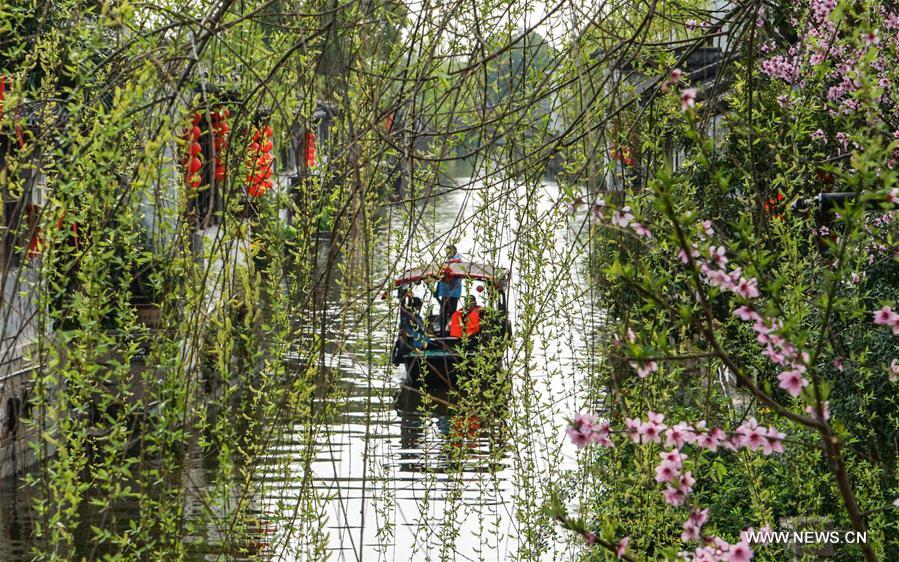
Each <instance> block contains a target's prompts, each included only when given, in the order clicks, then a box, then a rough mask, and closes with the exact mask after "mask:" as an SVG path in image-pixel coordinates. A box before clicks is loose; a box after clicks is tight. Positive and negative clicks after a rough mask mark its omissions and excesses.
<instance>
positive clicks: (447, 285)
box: [437, 253, 462, 299]
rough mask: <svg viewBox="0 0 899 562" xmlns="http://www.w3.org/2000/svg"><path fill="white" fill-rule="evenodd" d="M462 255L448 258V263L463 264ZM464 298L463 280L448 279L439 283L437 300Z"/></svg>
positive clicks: (457, 278)
mask: <svg viewBox="0 0 899 562" xmlns="http://www.w3.org/2000/svg"><path fill="white" fill-rule="evenodd" d="M461 262H462V254H459V253H455V254H453V255H452V256H450V257H448V258H446V263H447V264H451V263H461ZM461 296H462V278H461V277H446V278H445V279H442V280H440V281H439V282H438V283H437V298H440V299H442V298H457V299H458V298H460V297H461Z"/></svg>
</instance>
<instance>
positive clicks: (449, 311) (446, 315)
mask: <svg viewBox="0 0 899 562" xmlns="http://www.w3.org/2000/svg"><path fill="white" fill-rule="evenodd" d="M461 261H462V256H461V255H460V254H459V252H458V251H457V250H456V246H455V245H453V244H450V245H449V246H447V247H446V265H447V266H449V265H450V264H453V263H461ZM447 269H449V267H447ZM435 296H436V297H437V300H439V301H440V326H441V329H442V331H443V332H444V333H445V332H446V326H447V324H448V323H449V320H450V317H451V316H452V315H453V313H454V312H456V308H458V307H459V299H460V298H461V297H462V278H461V277H456V276H455V275H452V274H450V273H448V272H447V273H445V274H444V277H443V279H441V280H440V281H438V282H437V290H436V291H435Z"/></svg>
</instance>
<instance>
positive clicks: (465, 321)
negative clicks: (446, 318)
mask: <svg viewBox="0 0 899 562" xmlns="http://www.w3.org/2000/svg"><path fill="white" fill-rule="evenodd" d="M463 325H464V326H465V331H464V332H463V331H462V326H463ZM480 331H481V307H479V306H478V300H477V299H476V298H475V297H474V295H468V296H467V297H465V308H464V309H462V310H457V311H456V312H454V313H453V317H452V319H451V320H450V337H451V338H461V337H462V336H463V334H464V335H465V336H466V337H469V336H474V335H477V334H478V333H480Z"/></svg>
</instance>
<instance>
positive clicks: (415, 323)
mask: <svg viewBox="0 0 899 562" xmlns="http://www.w3.org/2000/svg"><path fill="white" fill-rule="evenodd" d="M421 306H422V301H421V299H420V298H418V297H415V298H413V299H412V304H411V307H410V308H405V307H404V309H403V315H402V317H401V319H400V332H401V333H402V334H404V335H405V337H406V344H407V346H408V348H409V349H424V348H425V347H427V346H428V338H427V334H426V333H425V321H424V320H423V319H422V317H421Z"/></svg>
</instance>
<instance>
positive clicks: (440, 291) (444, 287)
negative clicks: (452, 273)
mask: <svg viewBox="0 0 899 562" xmlns="http://www.w3.org/2000/svg"><path fill="white" fill-rule="evenodd" d="M461 296H462V278H461V277H448V278H446V279H441V280H440V281H438V282H437V298H441V299H442V298H457V299H458V298H459V297H461Z"/></svg>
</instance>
